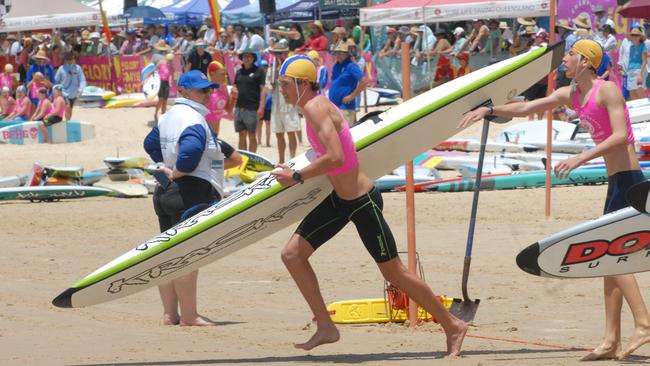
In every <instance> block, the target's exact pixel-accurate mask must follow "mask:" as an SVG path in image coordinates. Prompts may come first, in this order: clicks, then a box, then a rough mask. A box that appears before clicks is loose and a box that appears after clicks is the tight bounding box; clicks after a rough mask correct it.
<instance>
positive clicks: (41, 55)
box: [32, 50, 50, 62]
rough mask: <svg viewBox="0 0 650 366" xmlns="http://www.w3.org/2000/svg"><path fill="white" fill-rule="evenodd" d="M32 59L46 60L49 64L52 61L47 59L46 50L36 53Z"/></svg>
mask: <svg viewBox="0 0 650 366" xmlns="http://www.w3.org/2000/svg"><path fill="white" fill-rule="evenodd" d="M32 58H33V59H36V60H45V61H48V62H49V61H50V58H49V57H47V53H45V50H39V51H38V52H36V54H35V55H34V56H32Z"/></svg>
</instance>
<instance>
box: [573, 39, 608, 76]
mask: <svg viewBox="0 0 650 366" xmlns="http://www.w3.org/2000/svg"><path fill="white" fill-rule="evenodd" d="M571 48H573V50H574V51H576V52H577V53H579V54H581V55H582V56H584V57H586V58H587V60H589V64H591V66H592V67H593V68H594V70H598V68H599V67H600V64H601V63H602V62H603V48H602V47H601V46H600V45H599V44H598V42H596V41H592V40H590V39H581V40H579V41H577V42H576V43H574V44H573V47H571Z"/></svg>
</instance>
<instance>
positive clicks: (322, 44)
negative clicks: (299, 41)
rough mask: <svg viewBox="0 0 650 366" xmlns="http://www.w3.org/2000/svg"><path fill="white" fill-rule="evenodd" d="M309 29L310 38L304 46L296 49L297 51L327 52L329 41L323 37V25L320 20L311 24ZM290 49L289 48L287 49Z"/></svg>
mask: <svg viewBox="0 0 650 366" xmlns="http://www.w3.org/2000/svg"><path fill="white" fill-rule="evenodd" d="M309 27H310V28H311V30H312V34H311V36H309V38H308V39H307V41H305V44H303V45H302V46H300V47H298V48H296V50H297V51H309V50H314V51H327V49H328V48H329V43H330V42H329V40H328V39H327V37H325V28H323V23H321V21H320V20H317V21H315V22H313V23H311V24H309ZM289 48H291V47H289Z"/></svg>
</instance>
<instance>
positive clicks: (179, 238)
mask: <svg viewBox="0 0 650 366" xmlns="http://www.w3.org/2000/svg"><path fill="white" fill-rule="evenodd" d="M546 51H547V48H546V47H541V48H538V49H536V50H533V51H531V52H529V53H528V54H526V55H525V56H524V57H522V58H521V59H520V60H517V61H515V62H513V63H511V64H508V65H506V66H504V67H503V68H501V69H499V70H496V71H494V72H493V73H491V74H489V75H486V76H484V77H482V78H481V79H478V80H476V81H474V82H471V83H468V84H467V85H466V86H464V87H462V88H460V89H459V90H457V91H455V92H453V93H451V94H448V95H446V96H444V97H442V98H440V99H438V100H436V101H434V102H433V103H431V104H429V105H427V106H426V107H423V108H422V109H420V110H418V111H415V112H413V113H411V114H408V115H406V116H404V117H403V118H401V119H399V120H398V121H397V122H396V123H392V124H390V125H389V126H386V127H384V128H382V129H381V130H379V131H375V132H374V133H372V134H370V135H368V136H366V137H364V138H362V139H360V140H359V141H357V142H356V144H355V146H356V149H357V151H359V150H361V149H363V148H364V147H366V146H368V145H370V144H371V143H373V142H375V141H377V140H379V139H381V138H383V137H385V136H387V135H389V134H391V133H393V132H395V131H396V130H398V129H401V128H403V127H404V126H407V125H409V124H411V123H413V122H415V121H417V120H418V119H420V118H422V117H424V116H426V115H427V114H430V113H432V112H434V111H436V110H438V109H440V108H442V107H444V106H445V105H447V104H449V103H452V102H453V101H455V100H457V99H459V98H462V97H463V96H465V95H467V94H469V93H471V92H473V91H475V90H477V89H480V88H482V87H483V86H485V85H487V84H489V83H491V82H493V81H495V80H497V79H499V78H501V77H503V76H505V75H507V74H509V73H511V72H512V71H514V70H516V69H518V68H520V67H522V66H524V65H526V64H528V63H530V62H531V61H533V60H535V59H537V58H539V57H540V56H542V55H544V54H545V53H546ZM550 71H551V70H549V72H550ZM282 190H284V187H282V186H280V185H279V184H275V185H273V186H271V187H270V188H268V189H266V190H264V191H262V192H260V193H258V194H257V195H255V196H253V197H251V198H249V199H247V200H244V201H243V202H241V203H238V204H236V205H234V206H233V207H231V208H229V209H227V210H225V211H224V212H221V213H220V214H218V215H215V216H214V217H210V218H209V219H207V220H205V221H203V222H201V223H199V224H196V225H194V226H192V227H191V228H189V229H187V230H185V231H183V232H181V233H178V234H176V235H175V236H174V237H173V238H171V240H170V241H168V242H166V243H159V244H158V245H156V246H154V247H151V248H149V249H148V250H147V251H144V252H141V253H139V254H136V255H135V256H133V257H131V258H129V259H126V260H124V261H123V262H121V263H117V264H115V265H114V266H112V267H110V268H107V269H105V270H103V271H101V272H98V273H96V274H94V275H89V276H86V277H84V278H82V279H81V280H79V282H77V283H75V284H74V285H72V288H81V287H86V286H90V285H92V284H94V283H96V282H99V281H102V280H104V279H106V278H108V277H110V276H112V275H114V274H116V273H119V272H121V271H123V270H125V269H128V268H129V267H131V266H133V265H135V264H138V263H140V262H143V261H145V260H147V259H149V258H151V257H153V256H155V255H157V254H159V253H161V252H163V251H165V250H167V249H169V248H172V247H174V246H175V245H177V244H179V243H181V242H184V241H185V240H187V239H189V238H191V237H193V236H196V235H198V234H200V233H202V232H204V231H205V230H207V229H209V228H211V227H213V226H215V225H217V224H219V223H221V222H223V221H225V220H227V219H229V218H230V217H232V216H234V215H236V214H238V213H240V212H242V211H244V210H246V209H248V208H250V207H252V206H255V205H257V204H258V203H260V202H262V201H265V200H266V199H268V198H269V197H272V196H274V195H276V194H277V193H279V192H281V191H282Z"/></svg>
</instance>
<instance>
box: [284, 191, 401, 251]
mask: <svg viewBox="0 0 650 366" xmlns="http://www.w3.org/2000/svg"><path fill="white" fill-rule="evenodd" d="M383 207H384V201H383V200H382V198H381V193H380V192H379V191H378V190H377V188H374V187H373V188H372V190H370V192H368V193H366V194H364V195H363V196H361V197H359V198H356V199H354V200H343V199H341V198H339V197H338V196H337V195H336V193H335V192H332V193H331V194H330V195H329V196H327V198H325V200H323V202H321V203H320V205H318V206H316V208H314V209H313V210H312V211H311V212H310V213H309V214H308V215H307V217H305V218H304V220H302V222H301V223H300V225H298V228H297V229H296V234H298V235H300V236H301V237H303V238H304V239H305V240H306V241H307V242H309V244H310V245H311V246H312V247H313V248H314V250H316V249H318V247H320V246H321V245H323V244H324V243H325V242H327V241H328V240H330V239H331V238H332V237H333V236H334V235H336V234H337V233H338V232H339V231H341V229H343V227H344V226H345V225H346V224H347V223H348V222H350V221H352V222H353V223H354V225H355V226H356V227H357V231H358V232H359V236H360V237H361V240H362V241H363V244H364V245H365V246H366V249H367V250H368V252H369V253H370V255H371V256H372V258H374V260H375V262H377V263H381V262H386V261H389V260H391V259H393V258H395V257H397V246H396V245H395V238H393V233H392V232H391V231H390V228H389V227H388V224H387V223H386V220H384V215H383V214H382V209H383Z"/></svg>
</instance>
